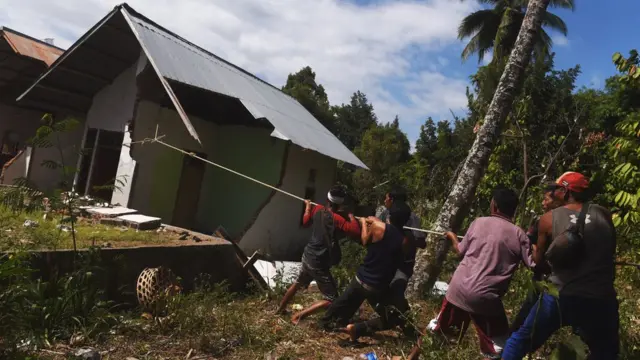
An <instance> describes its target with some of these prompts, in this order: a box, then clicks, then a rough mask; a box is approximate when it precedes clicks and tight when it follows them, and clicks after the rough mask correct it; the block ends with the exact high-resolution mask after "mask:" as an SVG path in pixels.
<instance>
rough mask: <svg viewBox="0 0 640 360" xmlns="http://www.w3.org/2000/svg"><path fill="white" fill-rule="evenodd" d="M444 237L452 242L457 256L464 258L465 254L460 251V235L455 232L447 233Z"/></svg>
mask: <svg viewBox="0 0 640 360" xmlns="http://www.w3.org/2000/svg"><path fill="white" fill-rule="evenodd" d="M444 237H446V238H447V239H448V240H449V241H451V247H452V248H453V251H455V253H456V255H458V256H463V255H464V254H463V252H462V251H461V250H460V242H459V241H458V235H456V234H455V233H454V232H453V231H447V232H446V233H444Z"/></svg>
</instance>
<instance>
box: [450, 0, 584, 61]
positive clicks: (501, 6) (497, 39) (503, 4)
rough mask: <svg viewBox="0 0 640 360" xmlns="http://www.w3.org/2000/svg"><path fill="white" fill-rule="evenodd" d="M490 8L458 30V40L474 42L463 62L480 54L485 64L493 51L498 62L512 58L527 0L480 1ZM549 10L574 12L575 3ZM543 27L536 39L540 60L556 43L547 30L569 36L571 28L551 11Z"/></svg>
mask: <svg viewBox="0 0 640 360" xmlns="http://www.w3.org/2000/svg"><path fill="white" fill-rule="evenodd" d="M479 1H480V2H481V3H483V4H487V5H490V6H491V7H492V8H490V9H482V10H478V11H476V12H474V13H472V14H469V15H468V16H467V17H465V18H464V19H463V20H462V22H461V23H460V26H459V27H458V38H459V39H460V40H464V39H467V38H470V40H469V42H468V43H467V46H465V48H464V50H463V51H462V59H463V60H467V59H468V58H469V57H471V56H472V55H474V54H478V61H479V62H481V61H482V60H483V59H484V56H485V55H486V54H487V53H488V52H489V51H491V50H493V52H494V58H498V59H500V58H502V57H503V56H506V55H509V53H510V52H511V50H512V49H513V46H514V44H515V42H516V38H517V36H518V32H519V31H520V27H521V26H522V22H523V20H524V16H525V12H526V9H527V3H528V1H527V0H479ZM549 6H552V7H559V8H564V9H570V10H573V8H574V5H573V0H551V1H550V3H549ZM542 26H543V28H541V29H540V31H538V32H537V33H536V37H535V38H534V53H535V54H536V56H543V57H546V56H549V53H550V49H551V47H552V45H553V41H552V40H551V37H550V36H549V34H548V33H547V32H546V31H545V30H544V27H546V28H549V29H553V30H556V31H558V32H560V33H562V34H563V35H565V36H566V35H567V25H566V24H565V23H564V21H563V20H562V19H561V18H560V17H558V16H557V15H554V14H552V13H550V12H548V11H545V13H544V14H543V17H542Z"/></svg>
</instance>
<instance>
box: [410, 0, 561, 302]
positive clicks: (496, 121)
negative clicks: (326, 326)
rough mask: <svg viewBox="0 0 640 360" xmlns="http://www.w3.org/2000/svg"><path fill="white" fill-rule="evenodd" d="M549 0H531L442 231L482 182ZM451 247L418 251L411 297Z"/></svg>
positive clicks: (441, 221)
mask: <svg viewBox="0 0 640 360" xmlns="http://www.w3.org/2000/svg"><path fill="white" fill-rule="evenodd" d="M549 1H550V0H530V1H529V5H528V7H527V13H526V14H525V17H524V20H523V22H522V27H521V28H520V32H519V34H518V38H517V40H516V43H515V45H514V48H513V51H512V52H511V55H510V56H509V60H508V62H507V65H506V66H505V69H504V72H503V73H502V76H501V77H500V83H499V84H498V88H497V89H496V92H495V94H494V95H493V100H492V101H491V105H489V109H488V111H487V115H486V116H485V118H484V123H483V124H482V127H481V128H480V130H479V131H478V134H477V136H476V139H475V141H474V143H473V146H472V147H471V150H469V155H467V159H466V160H465V162H464V165H463V166H462V169H461V171H460V174H459V175H458V177H457V179H456V182H455V184H454V186H453V189H452V190H451V192H450V193H449V197H448V198H447V200H446V201H445V203H444V205H443V207H442V209H441V210H440V214H439V215H438V218H437V220H436V229H437V230H438V231H444V230H445V229H453V230H454V231H455V230H458V228H459V227H460V225H461V223H462V220H463V219H464V217H465V215H466V213H467V211H468V209H469V206H470V204H471V201H472V199H473V196H474V195H475V191H476V188H477V186H478V183H479V182H480V179H481V178H482V176H483V175H484V172H485V170H486V167H487V163H488V161H489V156H491V153H492V152H493V149H494V147H495V145H496V143H497V141H498V139H499V138H498V136H499V133H500V131H501V129H502V125H503V123H504V121H505V119H506V118H507V115H509V112H510V111H511V107H512V105H513V104H512V103H513V100H514V98H515V96H516V95H517V92H518V90H519V88H520V86H521V85H522V83H523V82H524V78H523V77H524V70H525V68H526V67H527V65H528V64H529V60H530V59H531V52H532V51H533V46H534V43H535V38H536V34H537V32H538V31H540V28H541V25H542V17H543V15H544V14H545V12H546V10H547V7H548V6H549ZM450 246H451V244H450V243H449V242H448V241H445V240H444V239H438V241H437V242H436V245H435V246H429V247H428V248H427V249H426V250H424V251H421V252H420V253H418V255H417V256H416V266H415V271H414V276H413V277H412V279H411V283H410V284H409V287H408V292H409V295H410V296H412V297H416V296H419V295H424V294H426V291H425V290H427V291H428V290H430V289H431V288H432V287H433V284H434V283H435V281H436V279H437V278H438V276H439V275H440V271H441V269H442V264H443V262H444V260H445V258H446V255H447V252H448V251H449V248H450Z"/></svg>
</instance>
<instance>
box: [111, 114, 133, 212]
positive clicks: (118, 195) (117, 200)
mask: <svg viewBox="0 0 640 360" xmlns="http://www.w3.org/2000/svg"><path fill="white" fill-rule="evenodd" d="M122 143H123V145H122V149H121V150H120V162H119V163H118V171H117V172H116V188H115V189H114V190H113V195H112V197H111V203H112V204H120V205H121V206H125V207H126V206H129V195H130V194H131V186H132V181H133V174H134V171H135V169H136V161H135V160H133V158H132V157H131V145H129V144H130V143H131V134H130V133H129V131H128V126H125V131H124V139H123V140H122ZM118 182H123V183H124V184H119V183H118Z"/></svg>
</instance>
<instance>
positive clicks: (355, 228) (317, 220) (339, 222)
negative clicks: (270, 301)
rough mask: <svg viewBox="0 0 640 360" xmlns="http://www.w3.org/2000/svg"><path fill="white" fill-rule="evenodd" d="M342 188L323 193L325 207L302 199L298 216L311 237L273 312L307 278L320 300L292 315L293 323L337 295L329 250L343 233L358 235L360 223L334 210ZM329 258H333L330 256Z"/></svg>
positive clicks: (306, 283) (342, 196)
mask: <svg viewBox="0 0 640 360" xmlns="http://www.w3.org/2000/svg"><path fill="white" fill-rule="evenodd" d="M345 197H346V191H345V190H344V189H343V188H342V187H341V186H334V187H332V188H331V189H330V190H329V193H328V194H327V206H326V207H325V206H322V205H315V206H311V202H310V201H309V200H307V201H305V203H306V208H305V212H304V215H303V218H302V224H303V226H311V227H312V233H311V239H310V240H309V243H307V246H305V248H304V252H303V254H302V267H301V269H300V274H299V275H298V278H297V280H296V282H295V283H293V285H291V286H290V287H289V289H288V290H287V292H286V293H285V295H284V298H283V299H282V301H281V302H280V306H279V307H278V310H277V313H283V312H284V310H285V308H286V307H287V304H288V303H289V302H290V301H291V299H293V297H294V295H295V294H296V292H298V290H299V289H303V288H307V287H308V286H309V284H310V283H311V281H313V280H315V281H316V284H317V285H318V289H319V290H320V292H321V293H322V295H323V297H324V299H323V300H320V301H318V302H316V303H315V304H313V305H311V306H310V307H309V308H307V309H305V310H302V311H300V312H298V313H296V314H294V315H293V317H292V318H291V321H292V322H293V323H294V324H297V323H298V322H299V321H300V320H301V319H302V318H304V317H305V316H308V315H311V314H313V313H315V312H317V311H319V310H321V309H324V308H326V307H328V306H329V305H330V304H331V302H332V301H333V300H335V299H336V297H337V296H338V290H337V287H336V283H335V281H334V279H333V276H332V275H331V271H330V268H331V266H332V265H336V264H335V261H337V260H339V259H336V258H335V257H337V256H338V255H339V254H338V253H337V252H335V251H332V250H336V247H337V250H339V244H338V240H339V239H340V238H342V237H343V236H344V235H346V236H349V237H353V238H358V237H360V226H359V225H358V222H357V221H356V219H355V218H354V217H353V214H349V215H348V216H347V217H348V218H349V219H348V220H347V219H345V218H344V217H343V216H342V215H340V214H339V213H338V212H337V211H338V208H339V207H340V205H342V203H344V199H345ZM332 257H333V258H332Z"/></svg>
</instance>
